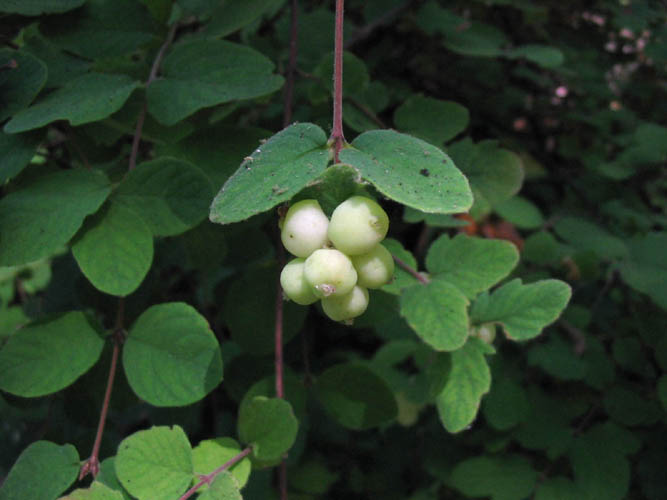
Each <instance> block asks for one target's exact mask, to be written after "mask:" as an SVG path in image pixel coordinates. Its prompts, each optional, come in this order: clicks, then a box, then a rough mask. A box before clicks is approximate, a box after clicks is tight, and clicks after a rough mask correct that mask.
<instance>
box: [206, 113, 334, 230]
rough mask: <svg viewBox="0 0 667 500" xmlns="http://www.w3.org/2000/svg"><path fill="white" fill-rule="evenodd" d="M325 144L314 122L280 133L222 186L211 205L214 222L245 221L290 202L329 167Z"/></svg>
mask: <svg viewBox="0 0 667 500" xmlns="http://www.w3.org/2000/svg"><path fill="white" fill-rule="evenodd" d="M326 142H327V137H326V135H325V134H324V131H323V130H322V129H321V128H320V127H318V126H317V125H313V124H311V123H297V124H294V125H291V126H289V127H287V128H286V129H284V130H282V131H280V132H278V133H277V134H276V135H274V136H273V137H271V138H270V139H269V140H268V141H266V143H265V144H263V145H262V146H260V147H258V148H257V149H255V151H254V152H253V153H252V154H251V155H250V156H249V157H248V159H246V160H245V161H244V162H243V163H242V164H241V166H240V167H239V168H238V170H237V171H236V173H235V174H234V175H232V176H231V177H230V178H229V179H228V180H227V182H226V183H225V185H224V186H222V189H221V190H220V192H219V193H218V194H217V196H216V197H215V199H214V200H213V204H212V205H211V213H210V219H211V221H213V222H217V223H219V224H229V223H231V222H238V221H242V220H245V219H248V218H249V217H251V216H253V215H255V214H258V213H261V212H265V211H267V210H269V209H271V208H273V207H275V206H276V205H278V204H279V203H282V202H284V201H287V200H289V199H291V198H292V197H293V196H294V195H295V194H296V193H298V192H299V191H301V189H303V188H304V187H306V186H307V185H308V183H309V182H311V181H312V180H313V179H315V178H317V177H319V175H320V174H321V173H322V172H323V171H324V169H325V168H326V166H327V163H328V162H329V151H328V150H327V148H326Z"/></svg>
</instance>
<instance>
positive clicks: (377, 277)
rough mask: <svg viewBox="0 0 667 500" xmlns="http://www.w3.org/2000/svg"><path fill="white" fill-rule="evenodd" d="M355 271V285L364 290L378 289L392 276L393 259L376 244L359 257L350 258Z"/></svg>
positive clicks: (385, 250)
mask: <svg viewBox="0 0 667 500" xmlns="http://www.w3.org/2000/svg"><path fill="white" fill-rule="evenodd" d="M350 259H351V260H352V264H353V265H354V268H355V269H356V270H357V284H358V285H359V286H363V287H365V288H380V287H381V286H382V285H386V284H387V283H389V281H391V278H392V277H393V276H394V258H393V257H392V256H391V254H390V253H389V250H387V249H386V248H385V247H384V246H382V245H381V244H378V245H376V246H374V247H373V249H372V250H371V251H370V252H368V253H364V254H361V255H354V256H352V257H350Z"/></svg>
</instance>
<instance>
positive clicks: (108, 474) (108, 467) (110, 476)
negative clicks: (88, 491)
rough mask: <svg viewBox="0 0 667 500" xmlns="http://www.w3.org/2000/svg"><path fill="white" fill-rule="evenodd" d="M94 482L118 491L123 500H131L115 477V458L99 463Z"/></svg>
mask: <svg viewBox="0 0 667 500" xmlns="http://www.w3.org/2000/svg"><path fill="white" fill-rule="evenodd" d="M95 481H99V482H100V483H102V484H104V485H105V486H108V487H109V488H111V489H112V490H114V491H118V492H119V493H120V494H121V495H122V498H123V500H131V499H130V495H129V494H128V493H127V491H125V489H124V488H123V485H122V484H120V481H119V480H118V477H117V476H116V457H115V456H113V457H109V458H106V459H104V460H102V462H101V463H100V473H99V474H98V475H97V477H96V478H95Z"/></svg>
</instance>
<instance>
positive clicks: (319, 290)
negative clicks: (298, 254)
mask: <svg viewBox="0 0 667 500" xmlns="http://www.w3.org/2000/svg"><path fill="white" fill-rule="evenodd" d="M303 275H304V277H305V278H306V282H308V283H309V284H310V286H312V287H313V289H314V292H315V295H317V296H318V297H328V296H330V295H345V294H346V293H348V292H349V291H350V290H352V288H353V287H354V285H355V284H356V283H357V271H355V270H354V266H353V265H352V261H351V260H350V258H349V257H348V256H347V255H345V254H344V253H342V252H340V251H338V250H335V249H333V248H325V249H320V250H315V251H314V252H313V253H312V254H311V256H310V257H308V258H307V259H306V262H305V264H304V267H303Z"/></svg>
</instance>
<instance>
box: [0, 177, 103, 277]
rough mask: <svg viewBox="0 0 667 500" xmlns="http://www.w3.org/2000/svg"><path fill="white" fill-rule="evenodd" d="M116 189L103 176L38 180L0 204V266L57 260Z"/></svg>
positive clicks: (5, 198)
mask: <svg viewBox="0 0 667 500" xmlns="http://www.w3.org/2000/svg"><path fill="white" fill-rule="evenodd" d="M110 191H111V187H110V186H109V181H108V180H107V178H106V177H105V176H104V174H103V173H102V172H100V171H98V170H63V171H60V172H57V173H54V174H50V175H45V176H42V177H39V178H36V179H35V180H33V181H32V182H30V183H27V184H26V185H24V186H23V187H21V188H20V189H17V190H16V191H14V192H12V193H10V194H8V195H7V196H5V197H4V198H2V200H0V266H11V265H19V264H26V263H28V262H32V261H35V260H38V259H41V258H42V257H47V256H49V255H52V254H53V253H54V252H55V251H56V250H58V249H60V248H61V247H62V246H63V245H65V244H66V243H67V242H68V241H69V240H70V238H71V237H72V236H74V233H76V232H77V231H78V229H79V228H80V227H81V224H82V223H83V219H84V217H86V215H89V214H92V213H94V212H96V211H97V209H98V208H99V207H100V206H101V205H102V203H103V202H104V200H105V199H106V198H107V196H108V195H109V192H110Z"/></svg>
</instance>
